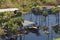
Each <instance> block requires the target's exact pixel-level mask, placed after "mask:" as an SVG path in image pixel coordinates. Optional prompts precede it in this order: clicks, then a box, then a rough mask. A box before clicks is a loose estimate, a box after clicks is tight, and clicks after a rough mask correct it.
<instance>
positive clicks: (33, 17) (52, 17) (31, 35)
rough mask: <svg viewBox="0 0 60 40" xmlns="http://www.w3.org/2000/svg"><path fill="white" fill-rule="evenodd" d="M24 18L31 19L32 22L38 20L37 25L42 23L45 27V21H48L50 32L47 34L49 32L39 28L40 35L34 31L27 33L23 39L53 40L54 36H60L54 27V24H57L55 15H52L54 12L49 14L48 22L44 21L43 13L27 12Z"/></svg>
mask: <svg viewBox="0 0 60 40" xmlns="http://www.w3.org/2000/svg"><path fill="white" fill-rule="evenodd" d="M59 15H60V14H59ZM39 17H40V18H39ZM23 18H24V20H30V21H32V22H37V25H40V26H42V27H44V26H45V23H46V26H47V27H48V28H49V30H48V31H49V32H50V34H49V35H47V34H44V31H42V30H39V33H40V35H39V36H37V35H36V34H34V33H28V34H27V35H24V36H22V37H23V40H52V38H59V37H60V35H59V34H56V33H55V32H54V31H53V29H52V26H53V25H55V24H57V23H56V16H55V15H52V14H51V15H48V16H47V17H46V22H45V21H44V17H43V16H42V15H39V16H36V15H34V14H26V15H23ZM36 18H37V19H36ZM48 19H49V20H48ZM48 22H49V23H48ZM48 36H49V37H48Z"/></svg>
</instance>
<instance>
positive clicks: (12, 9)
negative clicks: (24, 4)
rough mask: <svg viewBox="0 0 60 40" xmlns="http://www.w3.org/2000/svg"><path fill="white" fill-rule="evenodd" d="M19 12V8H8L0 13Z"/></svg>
mask: <svg viewBox="0 0 60 40" xmlns="http://www.w3.org/2000/svg"><path fill="white" fill-rule="evenodd" d="M15 10H18V8H6V9H0V12H8V11H15Z"/></svg>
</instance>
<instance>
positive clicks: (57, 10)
mask: <svg viewBox="0 0 60 40" xmlns="http://www.w3.org/2000/svg"><path fill="white" fill-rule="evenodd" d="M52 13H53V14H54V15H55V16H56V23H57V21H58V20H57V14H58V13H59V8H54V9H52ZM58 15H59V14H58Z"/></svg>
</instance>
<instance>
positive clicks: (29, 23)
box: [23, 20, 34, 26]
mask: <svg viewBox="0 0 60 40" xmlns="http://www.w3.org/2000/svg"><path fill="white" fill-rule="evenodd" d="M32 24H34V22H31V21H28V20H24V23H23V26H29V25H32Z"/></svg>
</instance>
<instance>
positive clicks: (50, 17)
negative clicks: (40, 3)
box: [0, 7, 60, 40]
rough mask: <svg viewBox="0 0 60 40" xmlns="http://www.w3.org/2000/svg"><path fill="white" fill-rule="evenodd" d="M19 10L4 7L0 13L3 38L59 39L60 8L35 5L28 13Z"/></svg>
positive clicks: (28, 39)
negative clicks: (41, 8) (41, 7)
mask: <svg viewBox="0 0 60 40" xmlns="http://www.w3.org/2000/svg"><path fill="white" fill-rule="evenodd" d="M17 10H18V9H2V11H1V13H0V26H1V27H0V39H1V40H59V38H60V9H59V8H57V7H56V8H52V9H46V8H45V9H43V10H40V9H39V7H33V8H32V10H31V12H30V13H27V14H23V13H22V12H21V11H17ZM7 11H10V12H7ZM11 11H13V12H11ZM56 38H58V39H56Z"/></svg>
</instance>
